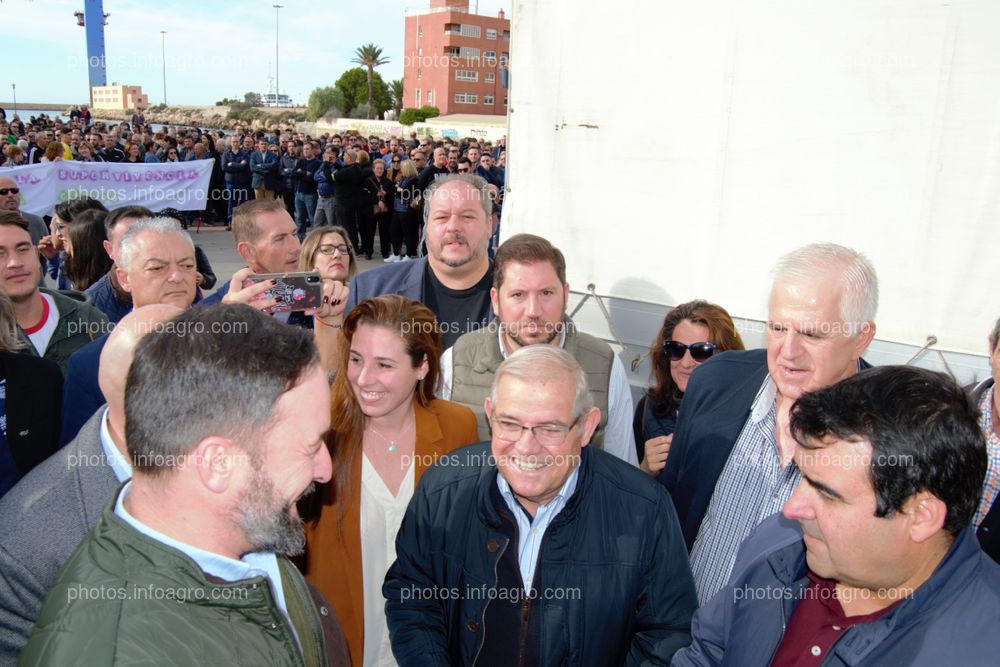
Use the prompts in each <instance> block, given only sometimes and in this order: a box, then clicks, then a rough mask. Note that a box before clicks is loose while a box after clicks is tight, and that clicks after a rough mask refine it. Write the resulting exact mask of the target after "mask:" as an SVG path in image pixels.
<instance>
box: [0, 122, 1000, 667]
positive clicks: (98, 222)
mask: <svg viewBox="0 0 1000 667" xmlns="http://www.w3.org/2000/svg"><path fill="white" fill-rule="evenodd" d="M187 139H192V140H193V138H191V137H186V138H185V140H187ZM271 139H274V141H275V144H276V145H272V141H271ZM228 140H229V147H228V148H227V149H226V151H224V152H223V153H222V164H223V168H224V169H225V168H229V169H230V171H228V172H225V173H227V174H230V173H233V170H235V171H238V172H239V173H241V174H243V176H245V177H246V178H244V180H243V181H240V186H239V187H240V188H244V189H245V190H247V192H246V193H245V196H243V195H242V194H241V195H240V198H239V200H238V201H239V202H240V203H237V204H236V205H235V206H233V209H232V217H231V226H232V232H233V242H234V246H235V249H236V251H237V252H238V253H239V255H240V257H241V258H242V259H243V260H244V261H245V263H246V266H245V267H244V268H241V269H240V270H238V271H236V272H235V274H234V275H233V276H232V277H231V278H229V279H228V280H224V281H223V283H222V285H221V287H220V288H219V289H218V290H216V291H215V293H213V294H207V293H206V290H207V289H208V287H206V276H207V274H206V272H205V271H203V270H202V268H199V266H200V265H199V259H198V256H197V248H196V247H195V246H194V244H193V242H192V240H191V237H190V235H189V234H188V233H187V232H186V231H185V230H184V228H183V222H184V220H183V215H182V214H175V215H174V216H173V217H171V215H163V214H162V213H160V214H154V213H152V212H150V211H148V210H145V209H142V208H141V207H134V206H133V207H122V208H118V209H115V210H112V211H110V212H109V211H106V210H104V209H103V207H101V206H98V205H96V204H99V202H97V203H95V202H92V201H87V200H80V201H76V202H71V203H68V204H66V205H61V207H62V208H60V207H57V209H56V215H55V216H54V217H53V224H52V228H51V229H50V230H46V229H45V228H44V226H45V223H44V221H43V220H37V221H36V220H35V219H33V218H32V217H31V216H26V215H23V214H22V213H21V212H20V211H19V208H18V205H19V202H17V201H15V200H16V199H17V197H16V195H17V192H16V189H17V188H16V185H11V183H12V182H7V181H0V197H6V198H5V199H0V203H2V204H3V208H4V210H3V211H0V259H2V261H3V265H2V270H3V272H2V274H0V344H2V349H0V369H2V370H3V372H4V377H3V381H2V382H0V388H4V387H9V388H10V390H9V391H7V392H6V394H4V393H0V401H2V402H0V407H2V408H3V410H4V411H5V414H6V418H5V419H6V420H5V421H4V422H3V424H4V429H3V430H2V431H0V434H2V438H3V439H2V441H0V482H2V483H3V486H2V487H0V493H3V494H4V495H3V497H2V498H0V524H2V525H3V526H4V531H2V533H0V567H2V569H3V572H4V573H5V576H4V577H0V663H4V664H6V663H11V664H12V663H13V662H14V661H15V660H18V659H19V660H20V661H21V662H20V664H26V665H42V664H60V663H87V664H91V663H93V664H98V663H100V664H104V663H110V664H132V663H135V662H148V663H155V664H178V665H180V664H203V663H209V662H210V663H213V664H251V663H253V664H257V663H260V664H307V665H321V664H350V665H354V666H356V667H360V666H367V665H395V664H399V665H456V664H459V665H472V664H479V665H483V664H489V665H511V664H524V665H541V664H571V665H615V664H662V665H666V664H674V665H762V666H763V665H819V664H827V665H829V664H853V665H888V664H905V665H938V664H944V663H946V662H948V661H950V662H957V663H959V664H969V665H980V664H982V665H985V664H992V662H993V661H995V655H996V653H997V651H998V649H1000V642H998V640H997V638H996V635H995V633H993V632H991V631H990V628H991V627H995V626H996V622H997V621H998V620H1000V565H998V561H1000V538H998V537H997V536H998V531H1000V502H998V501H997V495H998V494H997V492H998V490H1000V436H998V431H1000V427H998V426H997V424H1000V413H998V408H1000V394H998V393H997V392H996V391H995V384H996V380H997V379H998V378H1000V320H998V322H997V324H996V326H995V327H994V328H993V330H992V331H991V332H988V333H989V335H988V345H989V348H988V349H989V354H990V362H991V367H992V377H991V378H990V379H988V380H987V381H985V382H983V383H981V384H980V385H978V386H977V387H974V388H968V389H963V388H961V387H959V386H958V385H957V384H956V383H955V382H954V380H952V379H951V378H949V377H947V376H945V375H943V374H940V373H935V372H931V371H927V370H921V369H916V368H910V367H904V366H884V367H877V368H873V367H871V366H870V365H869V364H868V363H867V362H866V361H865V359H864V354H865V351H866V350H867V348H868V346H869V344H870V343H871V341H872V340H873V338H874V336H875V332H876V318H877V310H878V279H877V274H876V270H875V267H874V266H873V265H872V263H871V262H870V261H869V260H868V259H867V258H866V257H865V256H864V255H863V254H861V253H859V252H857V251H855V250H852V249H850V248H846V247H843V246H840V245H835V244H831V243H815V244H811V245H807V246H804V247H802V248H799V249H797V250H794V251H792V252H790V253H788V254H787V255H785V256H783V257H781V258H777V261H776V265H775V268H774V272H773V282H772V285H771V291H770V299H769V311H768V320H767V334H766V337H767V344H766V347H765V348H762V349H753V350H746V349H744V348H745V345H744V342H743V340H742V338H741V336H740V333H739V331H738V329H737V327H736V325H735V323H734V322H733V319H732V318H731V317H730V315H729V313H728V312H727V311H726V310H725V308H723V307H722V306H720V305H717V304H713V303H709V302H707V301H704V300H693V301H689V302H687V303H683V304H680V305H677V306H675V307H673V308H670V309H668V310H667V312H666V313H665V315H664V319H663V323H662V326H661V327H660V330H659V331H658V332H657V335H656V337H655V339H654V340H653V341H651V349H650V359H651V365H652V377H651V381H652V383H651V385H650V386H649V387H648V388H647V389H646V390H645V391H644V392H643V394H642V398H641V399H640V400H639V401H638V402H637V403H633V400H632V393H631V390H630V386H629V382H628V378H627V374H626V371H625V368H624V366H623V364H622V362H621V360H620V359H619V357H618V355H617V354H616V353H615V351H614V350H613V349H612V348H611V347H610V346H609V345H608V344H607V343H605V342H604V341H602V340H600V339H599V338H596V337H594V336H591V335H589V334H587V333H585V332H583V331H580V330H579V329H578V327H577V326H576V324H575V323H574V322H573V320H572V318H571V317H570V316H569V314H568V313H567V305H568V301H569V291H570V285H569V284H568V281H567V277H566V276H567V261H571V260H572V258H569V259H568V258H567V257H565V256H564V255H563V253H562V252H561V251H560V250H559V248H557V247H555V246H554V245H553V244H552V243H551V242H550V241H549V240H547V239H545V238H543V237H540V236H537V235H534V234H525V233H522V234H515V235H511V236H509V237H508V238H506V239H505V240H504V242H503V243H502V244H500V245H499V246H498V247H496V248H495V252H491V251H493V250H494V248H493V243H494V238H495V233H496V226H497V218H496V211H495V204H496V201H497V198H496V194H495V192H496V190H497V189H498V186H497V183H496V181H495V180H492V179H489V178H487V176H486V175H484V174H483V173H482V172H481V171H479V172H478V173H473V172H474V171H475V170H474V169H473V167H472V165H473V158H476V161H477V162H478V163H479V165H480V166H479V169H483V170H488V169H489V168H490V167H487V166H484V160H483V158H484V157H486V154H485V153H482V151H483V150H484V147H482V146H477V145H473V144H472V142H454V145H447V144H443V145H440V146H433V148H432V147H431V141H430V140H429V139H428V140H421V142H423V141H426V142H427V145H426V146H422V145H421V143H420V142H418V144H417V145H416V146H408V145H406V144H405V142H401V141H400V140H399V139H398V138H391V137H390V138H389V139H388V141H387V142H386V146H385V150H384V151H383V148H382V146H381V143H382V142H381V140H378V139H374V140H373V139H372V138H367V139H365V138H362V137H356V136H352V137H336V136H334V137H328V138H326V140H325V141H313V140H311V139H308V138H305V139H304V141H303V142H302V145H301V146H297V145H296V143H295V142H296V141H297V139H292V138H289V139H288V140H287V141H286V145H285V146H282V145H281V142H282V140H283V137H282V135H280V134H279V135H278V136H276V137H273V138H269V137H266V136H265V137H254V136H250V135H248V136H245V137H242V138H240V136H239V135H234V136H233V137H230V138H228ZM247 141H249V142H250V146H249V148H250V149H251V150H250V151H247V150H246V148H247V146H246V142H247ZM254 142H256V143H254ZM360 142H365V145H359V143H360ZM183 143H184V141H182V144H183ZM463 144H467V145H465V146H463ZM182 148H183V145H182ZM275 148H276V149H277V150H274V149H275ZM300 148H301V154H299V149H300ZM493 148H494V149H496V148H497V147H495V146H494V147H493ZM425 151H426V152H425ZM289 153H293V154H294V161H292V160H289V161H288V162H287V166H288V168H289V169H291V174H292V175H291V176H289V178H293V180H294V179H297V180H298V182H300V183H302V182H308V183H312V184H315V192H310V191H309V189H308V188H306V189H299V188H295V189H294V193H293V196H292V197H290V198H289V197H288V196H287V190H281V189H280V188H282V187H285V186H284V185H283V184H282V183H281V179H278V180H275V179H274V178H271V180H269V177H270V176H269V175H271V174H272V170H268V171H266V173H265V172H261V171H255V169H262V168H264V167H265V166H266V165H268V164H275V163H276V164H278V165H279V166H278V169H279V170H280V171H283V170H284V169H285V166H282V165H285V164H286V162H285V156H286V155H287V154H289ZM428 153H429V155H430V159H431V163H430V164H429V165H424V164H423V161H424V160H426V159H427V157H428ZM265 154H270V155H274V156H275V157H273V158H269V157H267V155H265ZM275 154H277V155H275ZM226 156H229V158H231V159H227V157H226ZM453 157H454V165H455V168H454V169H452V168H451V164H450V163H451V161H452V158H453ZM244 160H245V164H246V170H244V169H243V164H244ZM303 161H305V163H303ZM227 162H230V163H233V162H235V163H236V164H235V165H233V164H228V165H227V164H226V163H227ZM489 162H490V161H489V160H486V161H485V163H486V164H487V165H488V164H489ZM251 165H252V166H251ZM366 165H367V167H366ZM397 165H398V167H397ZM280 171H279V173H280ZM296 172H298V175H297V176H296V175H295V174H296ZM258 175H259V176H260V177H261V178H260V179H259V180H255V178H256V176H258ZM406 179H415V181H414V182H413V183H409V182H407V180H406ZM230 183H232V181H230ZM345 183H350V184H352V185H356V186H357V187H359V188H360V190H358V191H356V192H358V193H362V192H363V193H367V194H366V195H361V194H357V195H356V197H357V198H353V199H352V197H351V195H349V194H347V192H348V191H347V190H344V189H343V188H344V187H346V186H345ZM500 183H501V186H502V176H501V180H500ZM272 186H273V187H272ZM324 186H331V187H330V188H328V187H324ZM12 189H13V190H14V191H15V192H13V196H12V195H11V193H10V191H11V190H12ZM5 191H6V192H5ZM400 191H404V192H410V193H413V194H412V196H411V195H407V196H406V197H405V201H406V202H407V208H408V209H409V210H407V211H396V209H395V204H393V205H392V206H390V205H389V202H390V201H394V200H395V198H396V196H397V194H398V193H399V192H400ZM279 194H280V196H279ZM366 197H367V198H366ZM331 200H332V201H331ZM230 201H233V200H230ZM358 202H363V206H362V205H361V204H360V203H358ZM379 203H383V204H385V205H384V207H380V206H379V205H378V204H379ZM15 204H18V205H15ZM413 204H415V205H413ZM352 206H354V207H355V208H354V209H353V210H354V211H355V213H353V214H352V213H345V211H350V210H352V209H351V207H352ZM359 206H360V207H361V208H363V209H364V212H363V213H361V212H359V211H360V209H359V208H358V207H359ZM313 209H315V210H314V211H313ZM369 211H370V215H369ZM397 212H399V213H404V214H406V215H416V216H417V217H418V218H419V219H420V222H419V223H418V225H422V228H421V229H419V236H417V237H416V238H417V239H419V242H420V243H422V244H424V245H425V246H426V252H421V253H416V252H414V253H413V254H414V255H415V256H414V257H413V258H412V259H411V260H410V261H396V262H387V263H385V264H384V265H382V266H378V267H375V268H372V269H369V270H366V271H359V267H358V259H359V257H361V256H367V255H369V254H370V252H369V251H371V250H372V248H373V245H372V239H373V235H374V233H376V232H378V230H380V229H383V225H385V224H388V226H389V229H390V238H393V237H392V232H391V230H392V229H393V225H394V214H395V213H397ZM380 215H381V216H382V218H380V217H379V216H380ZM386 219H388V222H386ZM313 221H315V223H314V224H312V223H313ZM39 224H40V225H41V226H42V228H41V229H40V230H39V229H37V227H38V225H39ZM405 224H407V223H405V221H404V223H403V229H402V232H403V234H402V236H401V238H402V239H403V240H402V241H401V243H402V245H401V246H396V245H394V242H390V245H391V247H392V250H393V251H396V250H399V252H400V253H402V252H403V251H402V248H403V247H405V249H406V252H407V253H409V251H410V250H416V248H415V247H411V245H410V243H411V240H413V239H412V237H408V236H407V233H410V232H407V231H406V227H405ZM57 225H58V228H57ZM310 226H312V227H313V228H312V229H311V230H310V229H309V228H310ZM46 231H49V232H51V233H49V234H46ZM378 233H380V232H378ZM57 234H58V235H61V238H59V239H58V242H59V243H62V244H63V246H64V247H68V248H69V253H68V257H66V258H64V259H63V260H62V261H60V262H59V263H58V265H57V270H56V273H55V274H54V275H55V277H56V278H58V277H59V276H60V275H62V276H64V278H65V280H66V281H68V284H69V285H71V286H72V287H74V288H77V289H79V288H82V287H84V286H86V291H85V292H84V293H82V294H81V293H80V292H79V291H75V290H71V289H64V290H61V289H49V288H47V287H44V286H42V285H43V284H44V278H43V270H46V268H47V270H49V271H51V264H52V261H51V260H53V258H57V257H58V255H54V254H53V253H52V252H51V250H52V247H53V246H54V245H55V244H56V242H57V241H56V240H55V239H53V236H55V235H57ZM381 238H382V239H383V240H384V239H385V237H384V236H382V237H381ZM417 242H418V241H413V243H414V245H415V244H416V243H417ZM98 248H101V249H103V250H104V252H105V255H104V256H103V257H102V258H101V262H95V261H91V260H90V259H87V258H85V256H84V255H83V254H82V253H84V252H86V253H88V254H87V255H86V257H90V256H91V255H93V254H94V253H96V252H97V249H98ZM84 249H86V251H84ZM386 249H388V247H383V252H385V251H386ZM387 256H388V257H392V255H387ZM396 256H397V257H398V256H400V254H396ZM91 259H92V258H91ZM43 262H48V265H46V264H43ZM292 271H314V272H316V273H318V274H319V276H320V278H321V280H322V289H323V296H322V300H321V304H320V305H319V306H317V307H315V308H310V309H308V310H292V311H288V310H284V309H280V308H277V309H276V306H278V305H279V304H278V301H277V299H276V297H275V296H274V295H272V294H271V293H270V291H269V290H270V288H271V287H272V286H273V284H272V282H271V281H270V280H263V281H254V280H252V278H253V276H254V275H261V274H283V273H288V272H292ZM208 272H209V273H210V270H208ZM213 280H214V276H213ZM87 295H89V296H87ZM109 322H116V323H117V324H116V325H115V326H112V325H111V324H109ZM15 388H16V389H15ZM15 392H16V393H15ZM29 392H30V393H29ZM28 395H30V396H31V397H32V399H33V400H30V401H27V400H25V397H26V396H28ZM81 545H82V546H81ZM153 626H155V628H154V627H153ZM154 630H155V631H154Z"/></svg>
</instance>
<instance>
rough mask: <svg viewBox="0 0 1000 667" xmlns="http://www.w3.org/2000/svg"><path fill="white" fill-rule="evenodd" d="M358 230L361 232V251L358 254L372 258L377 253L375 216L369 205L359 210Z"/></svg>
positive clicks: (362, 206)
mask: <svg viewBox="0 0 1000 667" xmlns="http://www.w3.org/2000/svg"><path fill="white" fill-rule="evenodd" d="M358 230H359V231H360V232H361V251H360V252H359V253H358V254H359V255H364V256H366V257H371V255H372V253H374V252H375V214H374V213H373V212H372V210H371V209H370V208H369V207H368V205H367V204H362V205H361V208H360V209H359V210H358Z"/></svg>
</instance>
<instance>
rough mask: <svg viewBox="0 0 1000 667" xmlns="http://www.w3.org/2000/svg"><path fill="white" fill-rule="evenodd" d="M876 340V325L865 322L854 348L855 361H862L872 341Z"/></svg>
mask: <svg viewBox="0 0 1000 667" xmlns="http://www.w3.org/2000/svg"><path fill="white" fill-rule="evenodd" d="M874 338H875V323H874V322H871V321H869V322H863V323H862V324H861V330H860V331H859V332H858V340H857V341H856V342H855V346H854V359H860V358H861V355H863V354H864V353H865V350H867V349H868V346H869V345H871V342H872V339H874Z"/></svg>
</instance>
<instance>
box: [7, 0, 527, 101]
mask: <svg viewBox="0 0 1000 667" xmlns="http://www.w3.org/2000/svg"><path fill="white" fill-rule="evenodd" d="M84 2H85V0H0V26H3V27H4V28H5V30H4V33H5V34H4V38H3V40H0V60H2V62H4V63H6V64H7V67H5V68H4V71H3V72H2V73H0V101H5V102H7V103H9V102H10V101H11V100H12V96H11V93H12V90H11V84H12V83H14V84H16V86H17V100H18V105H19V106H24V105H25V103H31V102H34V103H38V104H43V103H44V104H63V103H67V104H80V103H86V102H87V100H88V99H89V91H88V85H89V84H88V80H87V44H86V37H85V35H84V29H83V28H81V27H79V26H77V24H76V18H75V17H74V16H73V12H75V11H82V10H83V6H84ZM274 4H280V5H282V6H283V9H281V10H280V11H279V12H278V13H279V52H278V57H279V66H280V71H279V76H280V85H281V92H283V93H286V94H288V95H290V96H291V97H292V100H293V102H295V103H296V104H305V103H306V102H307V100H308V98H309V93H310V92H312V90H313V89H314V88H317V87H320V86H332V85H333V84H334V82H335V81H336V80H337V78H338V77H339V76H340V75H341V74H342V73H343V72H344V71H345V70H347V69H350V68H351V67H356V66H357V65H355V64H353V63H351V62H350V61H351V58H352V57H353V56H354V50H355V49H356V48H357V47H359V46H361V45H362V44H367V43H369V42H372V43H374V44H376V45H377V46H381V47H382V52H383V56H387V57H388V58H389V61H390V62H389V63H388V64H387V65H383V66H381V67H379V68H378V70H377V71H378V72H379V73H380V74H381V75H382V78H383V79H385V80H386V81H391V80H393V79H401V78H403V57H402V56H403V27H404V19H405V17H406V16H407V14H419V13H421V10H422V9H425V8H426V7H428V6H429V1H428V0H240V1H237V0H166V1H163V0H104V11H105V13H108V14H110V15H111V16H110V17H109V18H108V24H107V25H106V26H105V28H104V39H105V50H106V57H107V64H108V68H107V73H108V83H109V84H110V83H113V82H117V83H119V84H127V85H138V86H142V91H143V92H144V93H145V94H147V95H148V96H149V102H150V104H159V103H161V102H163V64H164V60H163V59H162V58H161V55H160V54H161V35H160V31H161V30H166V31H167V34H166V36H165V37H163V38H162V39H165V51H166V85H167V102H168V103H170V104H171V105H173V104H185V105H211V104H214V103H215V102H216V101H218V100H221V99H222V98H225V97H230V98H233V97H235V98H239V99H242V98H243V95H244V93H246V92H248V91H254V92H263V91H264V90H265V89H266V87H267V77H268V74H269V73H270V74H271V75H273V74H274V60H275V54H274V46H275V9H274V8H273V5H274ZM476 4H477V0H470V7H471V8H473V9H475V6H476ZM478 5H479V13H480V14H488V15H494V16H495V15H496V13H497V11H498V10H499V9H503V10H504V11H505V12H506V14H507V16H508V17H510V5H511V0H478ZM14 26H16V27H17V30H16V32H11V30H10V28H11V27H14ZM12 65H14V66H12Z"/></svg>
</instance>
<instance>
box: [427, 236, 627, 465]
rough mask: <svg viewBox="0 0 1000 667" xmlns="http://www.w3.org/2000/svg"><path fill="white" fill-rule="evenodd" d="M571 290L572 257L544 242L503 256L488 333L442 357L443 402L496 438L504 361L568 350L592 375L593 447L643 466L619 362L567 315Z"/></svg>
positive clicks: (466, 337)
mask: <svg viewBox="0 0 1000 667" xmlns="http://www.w3.org/2000/svg"><path fill="white" fill-rule="evenodd" d="M568 298H569V283H567V282H566V258H565V257H564V256H563V254H562V251H560V250H559V249H558V248H556V247H554V246H553V245H552V244H551V243H549V242H548V241H547V240H546V239H544V238H542V237H540V236H535V235H534V234H515V235H514V236H512V237H510V238H509V239H507V240H506V241H504V243H503V245H501V246H500V248H499V249H498V250H497V255H496V258H495V259H494V263H493V288H492V289H491V290H490V300H491V302H492V304H493V312H494V313H495V318H494V320H493V322H491V324H490V326H488V327H482V328H479V329H477V330H475V331H470V332H469V333H466V334H463V335H462V336H461V337H460V338H459V339H458V341H456V343H455V345H454V347H451V348H449V349H447V350H445V352H444V354H443V355H441V397H442V398H445V399H448V400H451V401H455V402H457V403H461V404H462V405H465V406H466V407H468V408H469V409H471V410H472V411H473V412H474V413H476V418H477V420H478V424H479V437H480V438H482V439H483V440H485V439H487V438H489V436H490V424H489V420H488V413H487V412H484V411H483V407H482V406H483V400H484V399H485V398H486V396H487V394H488V393H489V391H490V386H491V385H492V384H493V378H494V374H495V373H496V371H497V368H498V367H499V366H500V364H501V362H503V360H504V359H506V358H508V357H509V356H510V355H511V354H513V353H514V352H515V351H517V350H518V349H520V348H523V347H529V346H533V345H545V346H551V347H557V348H559V349H563V350H566V351H567V352H568V353H569V354H570V355H572V356H573V358H574V359H576V361H577V363H579V364H580V365H581V366H582V367H583V369H584V371H586V373H587V384H588V385H590V393H591V395H592V397H593V401H594V403H595V404H596V405H597V408H598V410H599V412H600V415H601V418H600V420H599V421H598V424H597V427H596V428H595V430H594V435H593V438H592V440H591V442H592V444H594V445H595V447H597V448H600V449H603V450H604V451H606V452H608V453H609V454H613V455H614V456H617V457H618V458H620V459H622V460H623V461H626V462H628V463H631V464H632V465H634V466H638V465H639V461H638V458H637V456H636V449H635V435H634V434H633V432H632V424H631V422H632V394H631V391H630V390H629V386H628V377H627V375H626V373H625V367H624V366H623V365H622V363H621V360H619V359H618V356H617V355H616V354H615V353H614V350H612V349H611V346H610V345H608V344H607V343H605V342H604V341H602V340H600V339H598V338H595V337H594V336H591V335H589V334H586V333H584V332H582V331H578V330H577V328H576V326H575V325H574V323H573V320H571V319H570V318H569V316H567V315H566V303H567V300H568Z"/></svg>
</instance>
